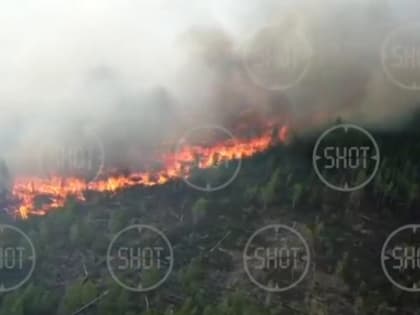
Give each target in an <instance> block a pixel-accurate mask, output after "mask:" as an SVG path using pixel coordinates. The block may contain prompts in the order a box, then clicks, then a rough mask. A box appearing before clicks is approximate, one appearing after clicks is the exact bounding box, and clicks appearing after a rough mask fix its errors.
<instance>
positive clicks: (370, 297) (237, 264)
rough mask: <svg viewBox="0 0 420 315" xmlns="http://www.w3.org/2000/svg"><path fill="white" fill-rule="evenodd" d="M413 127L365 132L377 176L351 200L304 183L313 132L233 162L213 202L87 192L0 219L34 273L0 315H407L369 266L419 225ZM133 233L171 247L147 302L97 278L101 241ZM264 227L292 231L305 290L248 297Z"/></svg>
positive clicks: (411, 308) (186, 192)
mask: <svg viewBox="0 0 420 315" xmlns="http://www.w3.org/2000/svg"><path fill="white" fill-rule="evenodd" d="M413 125H414V127H411V126H408V127H407V126H406V127H405V128H404V129H401V130H393V131H392V132H391V131H388V132H381V131H373V135H374V136H375V138H376V139H377V141H378V144H379V146H380V148H381V157H382V158H381V165H380V169H379V172H378V174H377V175H376V177H375V179H374V180H373V181H372V182H371V183H370V184H369V185H368V186H366V187H365V188H363V189H362V190H360V191H357V192H353V193H343V192H337V191H333V190H331V189H329V188H328V187H326V186H325V185H324V184H323V183H321V182H320V180H319V179H318V177H317V176H316V174H315V172H314V170H313V168H312V149H313V146H314V143H315V141H316V138H317V136H318V135H319V134H318V133H314V134H313V135H311V136H303V135H300V136H299V135H292V137H293V140H292V141H291V143H290V144H288V145H279V146H277V147H275V148H273V149H272V150H270V151H269V152H265V153H263V154H260V155H258V156H255V157H253V158H251V159H248V160H244V161H243V164H242V168H241V171H240V173H239V176H238V177H237V178H236V180H235V181H234V182H233V183H232V184H231V185H229V186H228V187H227V188H225V189H222V190H220V191H217V192H212V193H205V192H200V191H196V190H193V189H191V188H190V187H188V186H187V185H185V183H184V182H182V181H179V182H172V183H169V184H167V185H163V186H157V187H150V188H144V187H134V188H131V189H128V190H125V191H121V192H119V193H117V194H109V195H104V194H96V193H91V192H87V193H86V197H87V201H86V202H85V203H79V202H75V201H74V200H69V201H68V203H67V205H66V206H65V207H64V208H63V209H60V210H57V211H55V212H53V213H50V214H49V215H47V216H44V217H31V218H30V219H28V220H24V221H22V220H17V221H15V220H14V219H13V218H11V217H9V216H7V215H6V214H2V217H1V221H2V222H3V223H4V222H5V223H9V224H13V225H15V226H18V227H19V228H21V229H22V230H23V231H25V232H26V233H27V234H28V235H29V236H30V238H31V239H32V240H33V243H34V244H35V247H36V251H37V266H36V269H35V272H34V274H33V276H32V277H31V279H30V281H28V283H26V284H25V285H24V286H23V287H21V288H20V289H18V290H16V291H14V292H11V293H6V294H3V295H0V314H1V315H23V314H25V315H54V314H63V315H65V314H92V315H93V314H101V315H117V314H118V315H140V314H149V315H152V314H153V315H155V314H156V315H158V314H159V315H160V314H167V315H169V314H177V315H199V314H204V315H246V314H250V315H251V314H252V315H255V314H261V315H263V314H313V315H327V314H334V315H335V314H357V315H360V314H381V315H382V314H399V315H402V314H415V312H416V311H418V309H419V307H420V300H419V299H418V295H416V294H413V293H407V292H404V291H401V290H399V289H397V288H395V287H393V285H392V284H391V283H390V282H389V281H388V280H387V279H386V277H385V276H384V274H383V272H382V270H381V264H380V251H381V246H382V244H383V242H384V240H385V239H386V237H387V235H388V234H389V233H390V232H391V231H392V230H394V229H395V228H397V227H399V226H401V225H403V224H407V223H418V222H419V220H420V215H419V212H418V209H419V205H420V194H419V189H420V188H419V177H420V170H419V167H420V164H419V162H418V157H419V156H420V143H419V141H418V139H419V133H420V130H418V128H417V127H416V126H415V124H413ZM212 172H213V173H214V174H213V175H212V176H216V177H217V176H219V175H220V174H218V172H221V173H222V172H226V169H225V168H222V167H221V168H220V169H213V170H212ZM134 223H142V224H150V225H153V226H156V227H157V228H159V229H160V230H162V231H163V232H164V233H165V234H166V236H167V237H168V239H169V240H170V241H171V243H172V245H173V248H174V257H175V264H174V269H173V271H172V273H171V275H170V276H169V278H168V280H167V281H166V282H165V283H164V284H163V285H162V286H161V287H159V288H158V289H156V290H154V291H152V292H148V293H147V294H146V293H133V292H129V291H126V290H124V289H123V288H121V287H120V286H118V285H117V284H116V283H115V282H114V281H113V280H112V278H111V276H110V275H109V273H108V272H107V267H106V251H107V246H108V244H109V242H110V240H111V239H112V237H113V235H115V233H117V232H118V231H120V230H121V229H122V228H124V227H125V226H128V225H130V224H134ZM270 223H282V224H287V225H293V226H295V227H296V228H297V229H298V230H299V231H301V232H302V234H303V235H304V236H305V238H306V239H307V240H308V243H309V244H310V247H311V251H312V252H313V266H312V267H313V268H311V270H310V272H309V274H308V276H307V277H306V278H305V281H303V282H302V283H300V284H299V285H298V286H297V287H296V288H293V289H292V290H289V291H287V292H284V293H267V292H265V291H263V290H261V289H259V288H258V287H256V286H255V285H254V284H253V283H251V282H250V281H249V279H248V278H247V276H246V274H245V273H244V271H243V267H242V260H241V259H242V250H243V248H244V245H245V243H246V241H247V238H248V237H249V236H250V235H251V234H252V233H253V232H254V231H255V230H256V229H258V228H260V227H262V226H264V225H266V224H270ZM151 276H153V275H151Z"/></svg>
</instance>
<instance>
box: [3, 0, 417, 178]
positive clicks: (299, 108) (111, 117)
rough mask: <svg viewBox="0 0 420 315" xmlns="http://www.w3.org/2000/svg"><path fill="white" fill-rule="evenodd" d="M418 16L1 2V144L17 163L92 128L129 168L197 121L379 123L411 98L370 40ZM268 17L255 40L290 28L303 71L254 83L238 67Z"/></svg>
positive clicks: (330, 6)
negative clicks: (305, 59) (303, 56)
mask: <svg viewBox="0 0 420 315" xmlns="http://www.w3.org/2000/svg"><path fill="white" fill-rule="evenodd" d="M419 12H420V4H419V3H418V2H416V1H409V0H405V1H393V0H389V1H376V0H372V1H362V0H356V1H351V2H350V1H344V0H343V1H341V0H327V1H325V0H324V1H321V0H306V1H305V0H302V1H286V0H283V1H278V0H276V1H271V0H270V1H269V0H266V1H257V0H250V1H240V0H229V1H222V0H212V1H197V3H194V2H187V1H181V0H172V1H169V0H153V1H152V0H150V1H148V0H145V1H131V0H122V1H121V0H118V1H117V0H111V1H98V0H89V1H85V0H75V1H63V0H60V1H55V0H39V1H31V0H27V1H24V2H20V3H19V4H18V3H14V2H7V3H6V2H3V3H1V4H0V21H1V22H0V23H1V26H2V27H0V43H1V47H2V49H1V50H0V69H1V72H0V82H1V84H0V110H1V115H0V130H1V133H0V150H1V152H2V155H3V156H4V157H6V159H7V160H8V162H9V163H10V164H11V165H13V168H14V169H15V170H20V171H27V170H30V169H33V168H36V167H35V164H36V163H37V161H36V158H35V157H36V156H37V155H38V153H39V152H38V151H39V150H40V148H41V143H43V142H45V139H46V138H48V139H53V140H52V141H58V142H59V141H60V139H62V138H63V137H65V136H67V135H75V137H76V134H77V132H78V131H80V130H88V129H89V130H94V132H95V133H97V134H98V135H99V136H100V138H101V139H102V142H103V143H104V147H105V153H106V160H107V163H110V164H113V165H116V166H123V165H129V166H133V167H136V166H137V164H139V165H141V163H142V161H144V160H150V159H153V154H154V153H153V152H154V151H155V149H156V148H159V150H160V149H162V147H163V148H166V147H167V148H172V147H173V144H174V143H176V141H177V139H178V138H179V137H180V136H181V135H182V134H183V132H185V131H186V130H188V128H191V127H193V126H196V125H200V124H204V123H217V124H221V125H224V126H226V127H228V128H230V127H232V128H233V126H243V127H244V128H245V127H246V125H249V126H251V128H252V125H253V124H255V125H257V126H258V123H259V121H264V120H265V119H267V117H269V118H270V119H277V120H279V121H287V122H289V123H290V124H291V125H292V126H294V127H295V128H297V129H299V128H309V127H310V126H311V125H316V124H320V123H323V122H326V121H328V120H332V119H336V117H337V116H341V117H343V118H345V119H348V120H351V121H353V122H360V123H364V124H366V123H368V124H372V125H374V126H377V127H384V126H385V125H386V126H387V127H389V126H392V125H394V124H398V123H400V122H401V121H403V120H404V118H405V117H407V116H409V115H410V113H411V112H412V111H413V110H414V109H416V108H417V105H418V102H417V101H418V100H419V93H418V92H415V91H409V90H404V89H402V88H401V87H398V86H397V85H396V84H393V83H392V82H391V81H390V80H389V78H387V77H386V76H385V75H384V71H383V67H382V64H381V45H382V42H383V41H384V39H385V38H386V37H387V35H388V34H389V33H390V32H391V31H392V30H393V29H394V28H395V27H396V26H398V25H400V24H405V23H408V22H410V21H412V20H415V19H416V18H418V16H417V15H418V14H420V13H419ZM267 25H273V28H272V30H273V32H274V33H272V34H271V35H270V36H268V37H267V38H266V39H264V37H262V39H261V40H259V41H258V42H257V43H258V45H259V46H261V47H264V46H266V45H268V46H270V44H272V41H279V42H281V41H282V38H285V37H287V36H288V35H290V34H294V32H303V33H304V34H305V36H306V38H307V40H308V43H309V44H310V46H311V50H312V56H311V59H310V65H309V67H308V70H307V72H306V74H305V76H304V77H303V78H302V80H300V81H299V83H298V84H297V85H296V86H294V87H291V88H290V89H287V90H284V91H281V90H270V89H267V88H266V87H264V86H261V84H257V83H256V82H255V80H253V79H252V76H250V73H249V69H247V68H246V63H244V51H246V47H248V45H249V43H250V42H252V38H253V37H252V34H254V35H255V34H258V31H259V30H261V29H262V28H264V27H266V26H267ZM273 34H278V37H274V39H273V36H272V35H273ZM245 55H246V53H245ZM419 58H420V57H419ZM419 64H420V61H419ZM235 128H236V127H235ZM47 142H48V141H47Z"/></svg>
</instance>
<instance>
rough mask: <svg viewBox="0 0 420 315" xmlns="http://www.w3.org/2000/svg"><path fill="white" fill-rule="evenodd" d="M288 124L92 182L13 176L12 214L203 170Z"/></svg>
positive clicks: (283, 133) (268, 139) (274, 138)
mask: <svg viewBox="0 0 420 315" xmlns="http://www.w3.org/2000/svg"><path fill="white" fill-rule="evenodd" d="M288 130H289V129H288V127H287V126H282V127H281V128H279V129H278V132H276V134H275V135H273V133H274V132H273V129H270V130H267V131H265V132H263V133H262V134H261V135H259V136H256V137H252V138H250V139H237V140H233V139H228V140H225V141H221V142H220V143H217V144H215V145H213V146H210V147H207V146H201V145H193V146H187V147H184V148H182V149H180V150H178V151H177V152H175V153H170V154H164V155H162V156H161V162H162V167H161V169H159V170H156V171H140V172H133V173H131V174H129V175H112V176H108V177H106V178H103V179H102V178H101V179H96V180H94V181H91V182H87V181H86V180H83V179H80V178H75V177H68V178H63V177H58V176H56V177H51V178H35V177H22V178H16V179H15V181H14V185H13V190H12V195H13V199H15V200H17V201H18V205H17V206H16V207H15V208H14V209H13V211H12V213H13V214H14V215H15V216H17V217H20V218H23V219H26V218H28V217H29V216H30V215H45V214H47V213H48V212H50V211H52V210H54V209H56V208H59V207H62V206H63V205H64V204H65V202H66V200H67V198H69V197H73V198H76V199H77V200H79V201H84V200H85V192H86V191H96V192H115V191H118V190H121V189H124V188H128V187H133V186H137V185H140V186H154V185H160V184H164V183H167V182H169V181H171V180H174V179H180V178H186V177H188V176H189V175H190V174H191V171H192V170H193V168H194V167H197V168H200V169H206V168H209V167H212V166H214V165H215V164H218V163H220V162H223V161H230V160H238V159H241V158H246V157H250V156H252V155H254V154H256V153H259V152H263V151H265V150H267V149H269V148H270V147H272V146H274V145H275V144H277V143H279V142H282V143H284V142H285V141H286V140H287V137H288ZM39 196H45V197H46V198H47V199H48V200H49V202H48V203H45V204H43V205H37V202H36V200H37V198H38V197H39Z"/></svg>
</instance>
